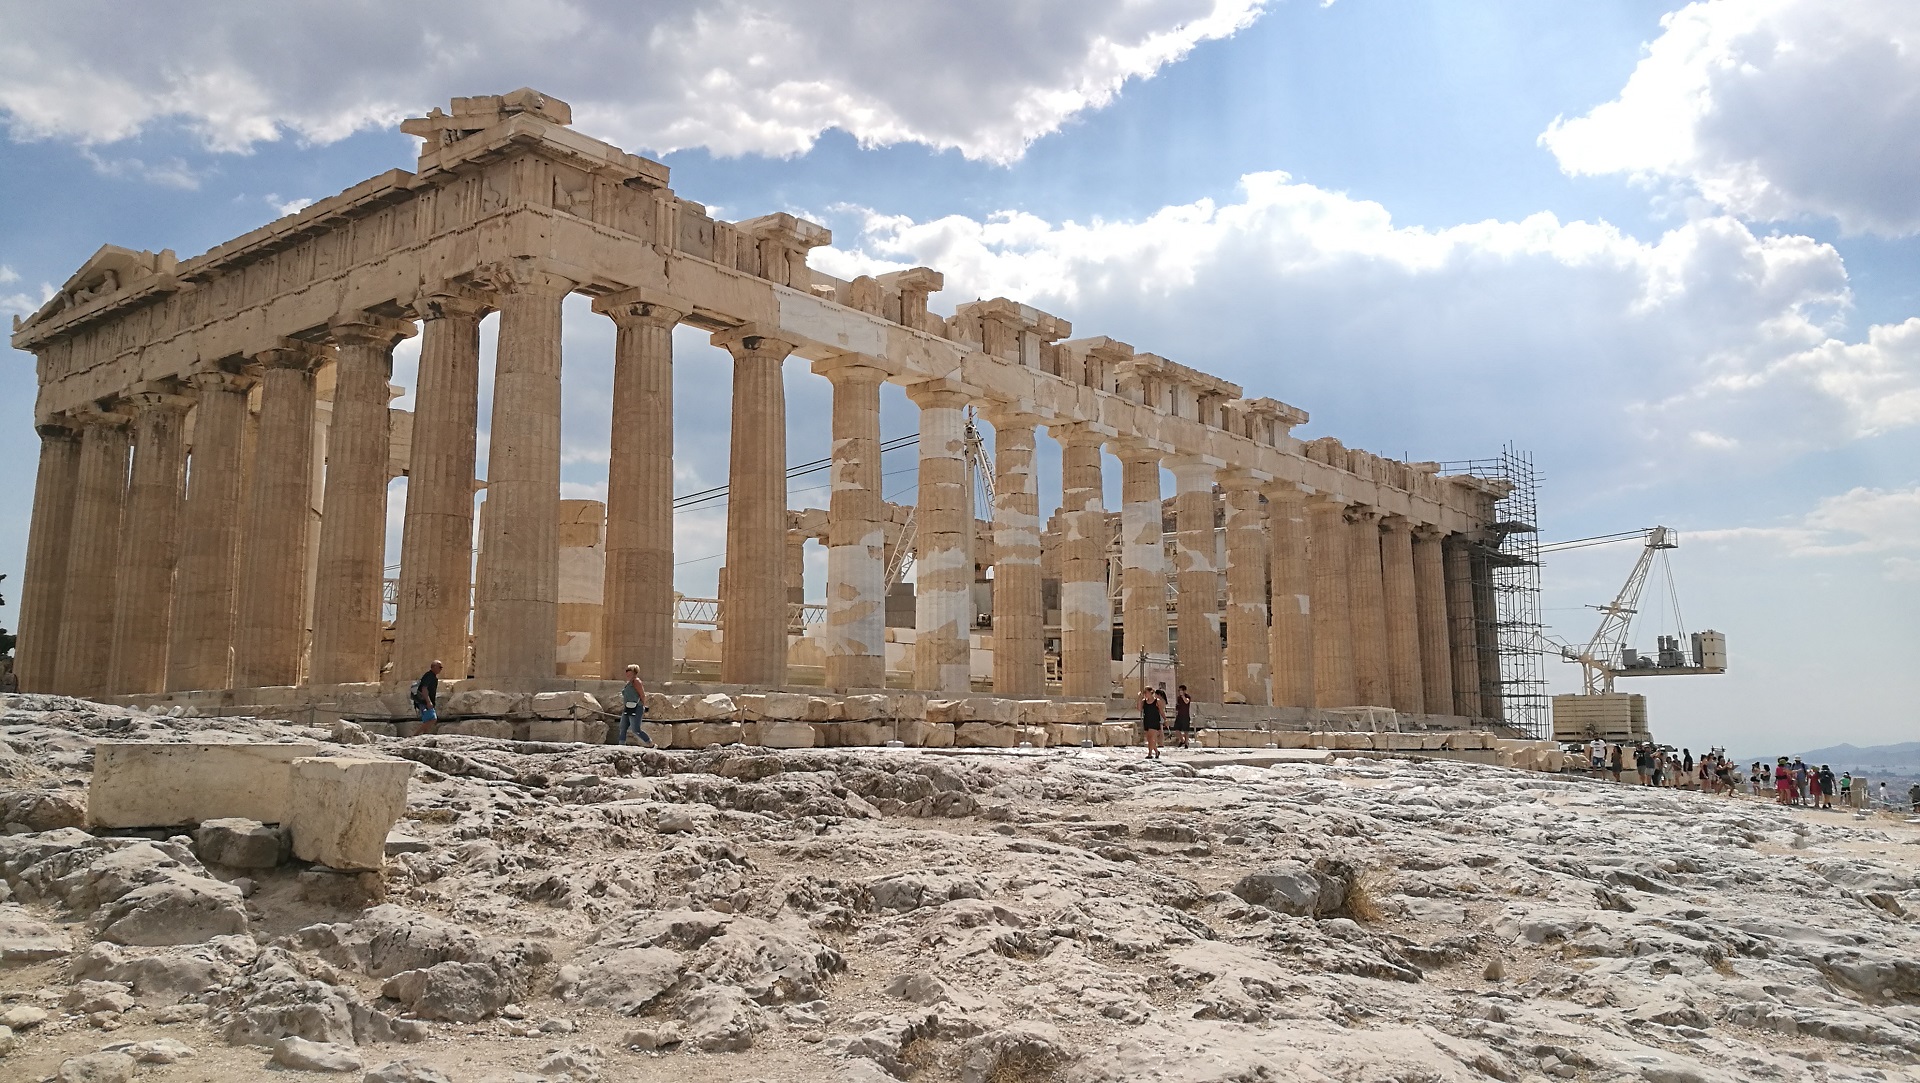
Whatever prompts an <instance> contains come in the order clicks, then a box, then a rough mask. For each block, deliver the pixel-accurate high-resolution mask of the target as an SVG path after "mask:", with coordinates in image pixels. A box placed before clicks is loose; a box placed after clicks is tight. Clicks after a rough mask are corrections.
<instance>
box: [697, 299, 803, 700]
mask: <svg viewBox="0 0 1920 1083" xmlns="http://www.w3.org/2000/svg"><path fill="white" fill-rule="evenodd" d="M713 344H714V345H716V346H719V347H722V348H724V349H726V350H727V351H728V352H730V353H732V354H733V435H732V439H731V440H730V441H729V444H728V449H729V450H728V458H727V486H728V488H727V568H726V575H725V577H724V578H723V579H722V580H721V581H720V611H721V612H722V613H724V614H725V615H726V621H727V625H726V628H725V630H724V631H723V632H722V635H721V640H720V679H721V680H722V681H723V682H725V683H727V684H745V685H753V686H756V687H761V688H777V687H779V686H781V685H783V684H785V683H786V679H787V575H786V562H785V561H784V560H782V559H781V558H782V557H783V555H784V550H785V547H786V543H787V397H786V380H785V378H784V376H783V374H782V372H781V365H782V363H783V362H785V361H786V359H787V355H788V354H790V353H792V352H793V343H791V342H784V341H782V340H780V339H777V338H769V337H767V336H765V335H759V334H754V333H753V332H752V330H751V328H743V329H739V330H735V331H730V332H726V333H723V334H718V335H715V336H714V337H713Z"/></svg>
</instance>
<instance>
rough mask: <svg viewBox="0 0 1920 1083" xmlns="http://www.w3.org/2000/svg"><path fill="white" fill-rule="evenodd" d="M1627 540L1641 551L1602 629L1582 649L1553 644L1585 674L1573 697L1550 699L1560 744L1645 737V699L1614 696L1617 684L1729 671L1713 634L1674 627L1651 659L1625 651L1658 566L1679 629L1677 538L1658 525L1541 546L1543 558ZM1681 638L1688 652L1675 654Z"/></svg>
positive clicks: (1722, 645)
mask: <svg viewBox="0 0 1920 1083" xmlns="http://www.w3.org/2000/svg"><path fill="white" fill-rule="evenodd" d="M1629 540H1642V541H1644V542H1645V545H1644V546H1643V547H1642V549H1641V550H1640V558H1639V560H1637V561H1635V562H1634V565H1633V570H1632V571H1630V572H1628V573H1627V581H1626V582H1625V583H1624V584H1622V585H1621V587H1620V590H1619V591H1618V592H1617V593H1616V594H1615V595H1614V597H1613V601H1612V602H1610V603H1608V604H1606V605H1601V606H1595V607H1594V608H1596V609H1598V610H1599V611H1600V626H1599V627H1598V628H1596V629H1595V630H1594V633H1593V635H1592V637H1591V638H1589V639H1588V640H1587V642H1586V643H1585V644H1584V645H1578V646H1576V645H1573V644H1566V643H1556V644H1554V645H1555V647H1556V648H1557V649H1558V650H1559V653H1560V656H1561V657H1562V658H1564V659H1565V660H1567V661H1569V662H1577V663H1579V664H1580V667H1581V670H1582V681H1581V691H1580V693H1579V694H1578V695H1562V696H1555V697H1553V723H1554V725H1553V728H1554V736H1555V737H1556V738H1557V739H1560V740H1577V739H1580V738H1583V737H1595V736H1597V737H1602V738H1605V739H1608V740H1621V741H1631V740H1646V739H1647V738H1648V731H1647V715H1646V698H1645V697H1644V696H1638V695H1622V694H1619V693H1616V692H1614V690H1613V682H1614V678H1616V677H1653V676H1679V675H1685V674H1704V673H1725V672H1726V671H1727V637H1726V636H1725V635H1723V634H1721V633H1720V632H1716V631H1713V630H1711V629H1709V630H1707V631H1703V632H1695V633H1692V635H1691V636H1688V635H1687V633H1686V631H1685V630H1684V629H1683V628H1679V627H1676V628H1675V629H1674V634H1673V635H1660V636H1658V647H1657V649H1656V651H1655V652H1654V654H1652V655H1643V654H1641V653H1640V652H1638V651H1637V650H1635V649H1634V648H1632V647H1629V646H1627V637H1628V633H1629V632H1630V631H1631V630H1632V628H1633V620H1634V617H1635V616H1636V615H1637V614H1638V613H1639V612H1640V596H1641V594H1642V593H1643V591H1644V590H1645V588H1646V585H1647V580H1648V578H1649V577H1650V576H1651V574H1652V573H1653V571H1654V568H1655V566H1656V565H1658V566H1659V568H1660V570H1661V572H1662V578H1663V580H1664V583H1665V586H1666V590H1667V594H1668V597H1669V598H1670V599H1671V601H1672V609H1673V618H1674V621H1675V624H1676V626H1677V625H1678V623H1679V621H1680V605H1679V596H1678V593H1677V592H1676V591H1675V590H1674V586H1673V568H1672V566H1671V565H1670V564H1669V563H1668V562H1667V559H1666V555H1667V553H1668V552H1669V551H1671V550H1674V549H1678V548H1679V547H1680V534H1679V532H1678V531H1676V530H1674V529H1673V528H1672V527H1665V526H1655V527H1647V528H1645V529H1643V530H1633V531H1625V532H1623V533H1619V534H1606V535H1601V536H1599V537H1594V538H1580V539H1578V540H1575V541H1569V542H1559V543H1557V544H1552V545H1544V546H1541V548H1540V551H1541V552H1542V553H1553V552H1563V551H1565V550H1568V549H1579V548H1585V547H1587V546H1593V545H1609V544H1613V543H1615V542H1621V541H1629ZM1683 638H1684V639H1687V640H1688V641H1689V646H1690V648H1691V649H1690V650H1687V651H1683V650H1681V649H1680V643H1681V642H1682V640H1683Z"/></svg>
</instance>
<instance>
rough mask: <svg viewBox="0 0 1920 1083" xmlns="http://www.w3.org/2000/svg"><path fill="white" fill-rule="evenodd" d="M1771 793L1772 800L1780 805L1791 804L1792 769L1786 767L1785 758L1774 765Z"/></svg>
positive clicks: (1781, 758)
mask: <svg viewBox="0 0 1920 1083" xmlns="http://www.w3.org/2000/svg"><path fill="white" fill-rule="evenodd" d="M1773 792H1774V799H1775V800H1777V801H1779V802H1780V803H1781V804H1783V805H1791V804H1793V768H1791V767H1789V766H1787V758H1786V757H1785V756H1782V757H1780V762H1779V763H1777V764H1775V765H1774V768H1773Z"/></svg>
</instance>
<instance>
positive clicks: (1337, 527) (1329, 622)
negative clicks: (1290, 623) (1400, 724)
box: [1307, 496, 1357, 707]
mask: <svg viewBox="0 0 1920 1083" xmlns="http://www.w3.org/2000/svg"><path fill="white" fill-rule="evenodd" d="M1307 525H1308V530H1309V534H1310V537H1309V543H1310V544H1309V546H1308V554H1309V559H1310V560H1311V561H1312V564H1313V600H1312V609H1313V699H1314V704H1315V705H1316V706H1319V707H1351V706H1354V704H1355V703H1356V701H1357V700H1356V696H1357V693H1356V689H1355V686H1354V680H1353V599H1352V596H1351V591H1350V589H1349V588H1350V587H1351V585H1352V584H1351V582H1350V581H1349V577H1348V575H1347V564H1348V560H1347V555H1348V550H1349V549H1350V545H1349V543H1348V540H1347V533H1348V527H1347V518H1346V505H1345V504H1343V503H1341V502H1340V501H1338V500H1333V499H1330V498H1327V497H1324V496H1323V497H1316V498H1314V499H1312V500H1309V501H1308V502H1307Z"/></svg>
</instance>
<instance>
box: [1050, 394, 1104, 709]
mask: <svg viewBox="0 0 1920 1083" xmlns="http://www.w3.org/2000/svg"><path fill="white" fill-rule="evenodd" d="M1052 435H1053V437H1054V439H1055V440H1057V441H1058V442H1059V444H1060V488H1061V501H1060V512H1061V519H1062V520H1063V521H1064V524H1065V528H1066V537H1065V539H1064V540H1063V541H1062V542H1061V561H1060V566H1061V571H1060V655H1061V659H1060V671H1061V676H1060V694H1061V695H1063V696H1071V697H1074V698H1076V699H1101V700H1104V699H1106V698H1107V697H1108V696H1110V695H1111V694H1112V690H1113V662H1112V656H1113V602H1112V601H1111V599H1110V598H1109V597H1108V594H1107V514H1106V510H1105V508H1104V507H1102V504H1101V482H1100V445H1101V444H1102V443H1103V442H1104V441H1105V437H1103V436H1102V435H1100V434H1099V433H1098V432H1096V431H1094V430H1093V429H1092V428H1091V427H1090V426H1088V425H1085V424H1071V425H1062V426H1058V427H1056V428H1054V429H1053V430H1052Z"/></svg>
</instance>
